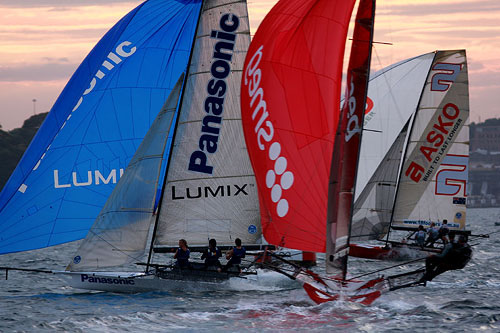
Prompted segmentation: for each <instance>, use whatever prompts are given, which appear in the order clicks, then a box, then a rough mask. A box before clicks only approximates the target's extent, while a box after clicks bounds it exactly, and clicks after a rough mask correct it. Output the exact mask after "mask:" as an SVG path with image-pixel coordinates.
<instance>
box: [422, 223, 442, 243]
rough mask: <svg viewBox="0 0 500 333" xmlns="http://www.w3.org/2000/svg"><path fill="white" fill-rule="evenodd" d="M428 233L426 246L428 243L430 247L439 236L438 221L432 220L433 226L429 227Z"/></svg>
mask: <svg viewBox="0 0 500 333" xmlns="http://www.w3.org/2000/svg"><path fill="white" fill-rule="evenodd" d="M427 235H428V236H427V240H426V241H425V244H424V246H427V244H429V246H430V247H432V246H434V242H435V241H437V240H438V238H439V236H438V235H439V230H438V228H437V227H436V223H434V222H431V226H430V227H429V229H427Z"/></svg>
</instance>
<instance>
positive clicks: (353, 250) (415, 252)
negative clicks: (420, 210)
mask: <svg viewBox="0 0 500 333" xmlns="http://www.w3.org/2000/svg"><path fill="white" fill-rule="evenodd" d="M439 252H441V249H439V248H425V249H421V248H420V247H418V246H413V245H408V244H401V243H393V244H392V247H387V246H380V245H367V244H350V245H349V255H350V256H351V257H357V258H364V259H375V260H408V259H416V258H420V257H425V256H427V255H430V254H436V253H439Z"/></svg>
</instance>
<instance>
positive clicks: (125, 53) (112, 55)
mask: <svg viewBox="0 0 500 333" xmlns="http://www.w3.org/2000/svg"><path fill="white" fill-rule="evenodd" d="M136 50H137V48H136V47H135V46H132V42H130V41H123V42H121V43H120V44H118V46H116V48H115V50H114V51H111V52H109V54H108V56H107V58H106V59H105V60H104V62H103V63H102V65H101V67H100V68H99V70H98V71H97V73H96V74H95V75H94V77H93V78H92V80H91V81H90V84H89V87H88V88H87V89H85V91H84V92H83V94H82V96H81V97H80V99H79V100H78V102H77V103H76V105H75V106H74V107H73V110H71V112H70V114H69V115H68V117H67V118H66V120H65V121H64V123H63V124H62V125H61V129H62V128H64V126H66V123H67V122H68V120H69V119H70V118H71V116H72V115H73V112H75V111H76V110H78V108H79V107H80V105H81V104H82V102H83V99H84V96H86V95H88V94H89V93H90V92H92V91H93V90H94V88H95V87H96V85H97V84H98V82H99V80H102V79H103V78H104V77H105V76H106V75H107V74H109V73H110V72H111V71H112V70H113V68H115V66H116V65H118V64H119V63H121V62H122V61H123V59H125V58H128V57H130V56H131V55H132V54H134V53H135V51H136ZM49 148H50V145H49V146H48V147H47V149H46V151H45V153H43V155H42V156H41V157H40V159H39V160H38V162H37V163H36V165H35V166H34V167H33V171H35V170H37V169H38V167H39V166H40V163H41V162H42V160H43V159H44V157H45V155H46V154H47V151H48V150H49ZM120 170H121V169H120ZM97 172H98V171H96V173H95V179H96V181H97V179H98V174H97ZM120 172H121V173H123V171H120ZM58 173H59V170H54V187H55V188H67V187H71V184H63V185H60V183H58V182H56V179H57V180H58ZM89 173H91V171H89ZM115 178H116V177H115ZM75 179H76V173H75V172H73V185H74V186H88V185H91V184H92V182H90V183H88V184H87V182H84V183H79V182H78V181H76V180H75ZM89 179H91V175H90V174H89ZM103 182H104V179H103ZM114 183H116V181H115V182H114ZM106 184H107V183H106ZM27 187H28V186H27V185H26V184H21V186H20V187H19V189H18V191H19V192H21V193H24V192H26V189H27Z"/></svg>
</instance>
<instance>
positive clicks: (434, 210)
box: [393, 50, 469, 230]
mask: <svg viewBox="0 0 500 333" xmlns="http://www.w3.org/2000/svg"><path fill="white" fill-rule="evenodd" d="M468 120H469V91H468V77H467V62H466V56H465V50H459V51H440V52H438V53H437V54H436V57H435V59H434V62H433V66H432V68H431V71H430V72H429V75H428V77H427V81H426V85H425V87H424V91H423V94H422V98H421V101H420V105H419V108H418V110H417V111H416V116H415V121H414V124H413V128H412V130H411V134H410V140H409V142H408V145H407V148H406V153H405V160H404V165H403V168H402V171H401V176H400V177H401V178H400V181H399V188H398V192H397V194H396V201H395V208H394V216H393V226H398V225H399V226H407V227H408V226H410V227H416V226H418V225H419V224H423V225H429V224H430V223H431V222H441V221H442V220H443V219H447V220H448V221H449V224H448V225H449V227H450V229H458V230H463V229H464V228H465V219H466V216H465V215H466V214H465V209H466V195H467V194H466V193H467V192H466V186H467V181H468V160H469V125H468Z"/></svg>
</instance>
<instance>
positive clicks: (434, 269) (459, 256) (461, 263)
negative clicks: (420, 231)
mask: <svg viewBox="0 0 500 333" xmlns="http://www.w3.org/2000/svg"><path fill="white" fill-rule="evenodd" d="M453 238H454V234H453V233H450V242H449V243H447V244H446V245H445V247H444V249H443V252H441V253H440V254H437V255H431V256H429V257H428V258H427V259H426V260H425V274H424V276H423V277H422V279H421V282H425V281H432V279H433V278H435V277H436V276H438V275H439V274H442V273H444V272H446V271H448V270H452V269H462V268H464V267H465V265H467V263H468V262H469V260H470V259H471V258H472V249H471V247H470V245H469V244H467V238H466V237H465V236H464V235H460V237H459V238H458V242H457V243H454V242H453Z"/></svg>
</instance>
